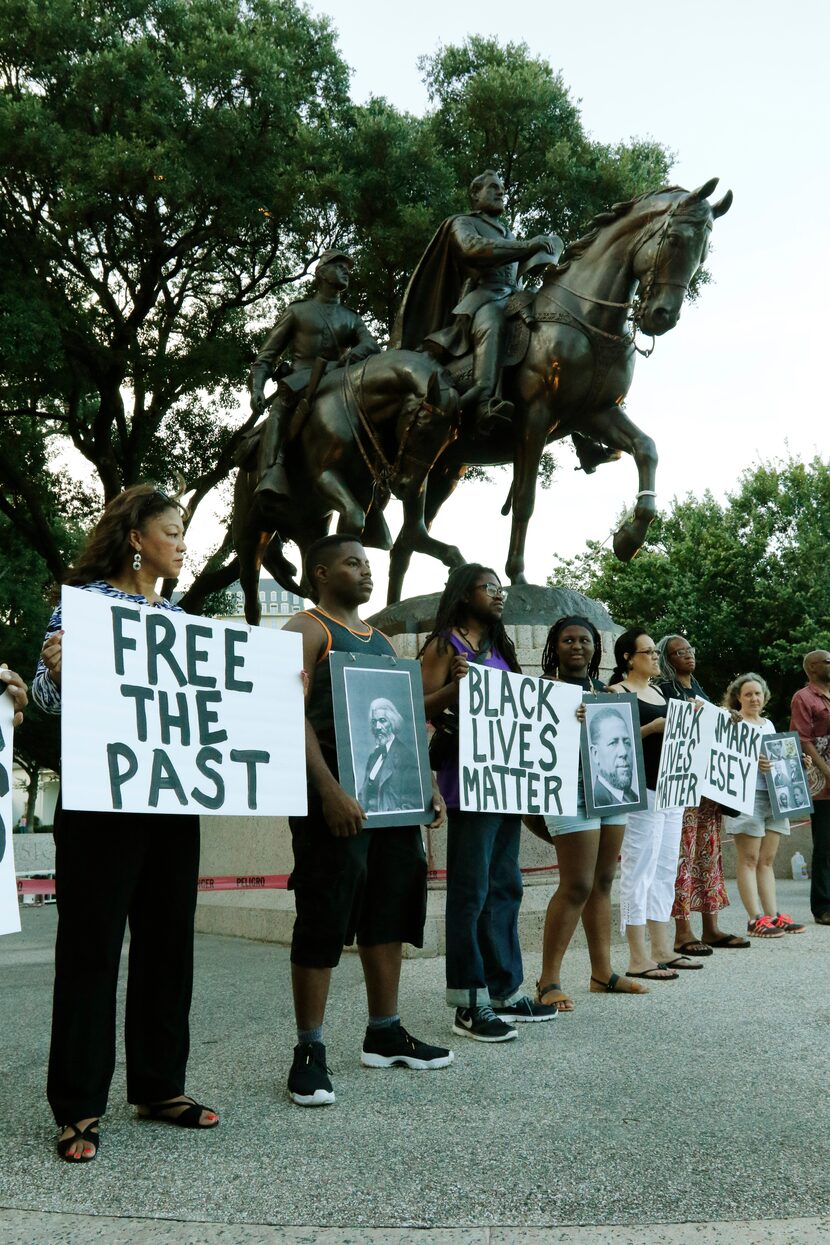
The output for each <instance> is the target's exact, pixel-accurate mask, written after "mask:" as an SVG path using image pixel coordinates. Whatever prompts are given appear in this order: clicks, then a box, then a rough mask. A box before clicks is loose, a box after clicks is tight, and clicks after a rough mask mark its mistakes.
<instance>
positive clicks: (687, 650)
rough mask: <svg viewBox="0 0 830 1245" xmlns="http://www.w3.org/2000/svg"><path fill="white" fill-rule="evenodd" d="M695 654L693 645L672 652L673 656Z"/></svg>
mask: <svg viewBox="0 0 830 1245" xmlns="http://www.w3.org/2000/svg"><path fill="white" fill-rule="evenodd" d="M694 655H695V650H694V649H693V648H691V647H689V648H676V649H675V650H674V652H673V653H672V657H694Z"/></svg>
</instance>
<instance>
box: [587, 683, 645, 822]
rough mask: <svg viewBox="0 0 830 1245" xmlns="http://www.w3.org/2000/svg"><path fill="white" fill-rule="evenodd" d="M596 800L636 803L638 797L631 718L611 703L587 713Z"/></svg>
mask: <svg viewBox="0 0 830 1245" xmlns="http://www.w3.org/2000/svg"><path fill="white" fill-rule="evenodd" d="M588 743H589V751H590V758H591V784H592V791H593V801H594V805H595V807H597V808H607V807H610V806H615V805H625V804H636V803H637V801H638V800H639V786H638V782H637V767H636V761H635V755H634V740H633V738H632V732H631V720H630V718H629V719H628V720H626V715H625V714H624V713H622V712H621V711H620V710H619V709H615V708H613V707H611V706H608V707H602V708H597V709H594V710H593V712H591V713H589V716H588Z"/></svg>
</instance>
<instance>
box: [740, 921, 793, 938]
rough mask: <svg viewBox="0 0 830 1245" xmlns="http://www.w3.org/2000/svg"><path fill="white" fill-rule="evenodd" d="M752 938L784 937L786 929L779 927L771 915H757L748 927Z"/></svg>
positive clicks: (747, 929)
mask: <svg viewBox="0 0 830 1245" xmlns="http://www.w3.org/2000/svg"><path fill="white" fill-rule="evenodd" d="M746 932H747V933H748V934H749V936H750V938H783V937H784V931H783V929H779V928H778V927H777V926H776V925H775V924H774V923H773V920H772V917H769V916H756V918H755V920H754V921H750V922H749V924H748V925H747V927H746Z"/></svg>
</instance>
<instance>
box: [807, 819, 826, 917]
mask: <svg viewBox="0 0 830 1245" xmlns="http://www.w3.org/2000/svg"><path fill="white" fill-rule="evenodd" d="M810 824H811V827H812V831H813V862H812V867H811V869H810V911H811V912H812V914H813V916H824V915H825V914H826V913H828V912H830V800H816V801H815V803H814V805H813V814H812V817H811V818H810Z"/></svg>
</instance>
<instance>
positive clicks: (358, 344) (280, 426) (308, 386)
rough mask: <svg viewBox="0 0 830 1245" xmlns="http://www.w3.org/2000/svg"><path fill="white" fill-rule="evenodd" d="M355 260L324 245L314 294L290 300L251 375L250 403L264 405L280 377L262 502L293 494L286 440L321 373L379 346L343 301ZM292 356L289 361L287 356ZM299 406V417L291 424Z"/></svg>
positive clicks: (264, 447) (262, 450) (265, 451)
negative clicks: (268, 385) (287, 470)
mask: <svg viewBox="0 0 830 1245" xmlns="http://www.w3.org/2000/svg"><path fill="white" fill-rule="evenodd" d="M351 270H352V260H351V259H350V257H349V256H348V255H347V254H346V253H345V251H338V250H331V251H324V252H323V254H322V255H321V256H320V258H319V260H318V261H317V267H316V269H315V272H314V282H315V285H316V289H315V292H314V295H313V297H312V298H307V299H301V300H298V301H297V302H294V303H289V304H288V306H287V307H286V309H285V311H284V312H283V314H282V315H281V316H280V318H279V320H278V321H277V323H276V324H275V325H274V327H273V329H272V330H271V332H270V334H269V335H268V340H267V341H266V343H265V345H264V346H263V347H262V350H260V352H259V354H258V355H257V357H256V359H255V360H254V364H253V367H252V368H251V375H250V378H249V386H250V391H251V408H252V410H253V411H254V412H255V413H256V414H260V413H261V412H262V411H264V410H265V407H266V405H267V403H266V399H265V385H266V383H267V382H268V381H269V380H276V381H277V382H278V387H277V392H276V394H275V396H274V398H273V399H272V401H271V404H270V408H269V410H268V417H267V419H266V422H265V427H264V428H263V429H261V430H260V429H258V430H257V431H258V434H259V435H260V438H261V439H260V443H259V455H258V467H259V483H258V484H257V488H256V492H257V495H258V498H259V500H260V501H262V502H266V503H267V502H268V501H275V500H279V499H281V498H287V497H290V495H291V490H290V486H289V483H288V477H287V476H286V474H285V461H284V460H285V445H286V441H287V440H288V437H289V433H290V434H291V435H292V436H296V434H297V432H298V431H299V424H300V423H301V421H302V419H303V417H304V416H305V415H307V414H308V411H309V409H310V406H311V403H312V402H313V400H314V394H315V392H316V390H317V387H318V385H319V383H320V381H321V379H322V377H323V375H324V374H325V373H326V372H328V371H330V370H331V369H332V368H336V367H342V366H344V364H346V363H347V362H348V363H359V362H361V361H362V360H363V359H368V358H369V356H370V355H373V354H377V353H378V352H379V351H380V346H379V345H378V343H377V342H376V341H375V339H374V337H373V336H372V334H371V333H370V332H369V330H368V328H367V327H366V325H365V324H364V323H363V321H362V320H361V318H360V316H359V315H358V314H357V312H356V311H352V310H351V308H349V307H344V306H343V304H342V303H341V301H340V296H341V294H342V293H343V292H344V291H345V290H346V289H348V286H349V276H350V273H351ZM286 354H287V355H289V356H290V362H288V361H286V360H284V359H283V356H284V355H286ZM295 411H296V413H297V416H298V418H297V419H295V420H294V424H293V426H291V417H292V415H293V414H294V412H295Z"/></svg>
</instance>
